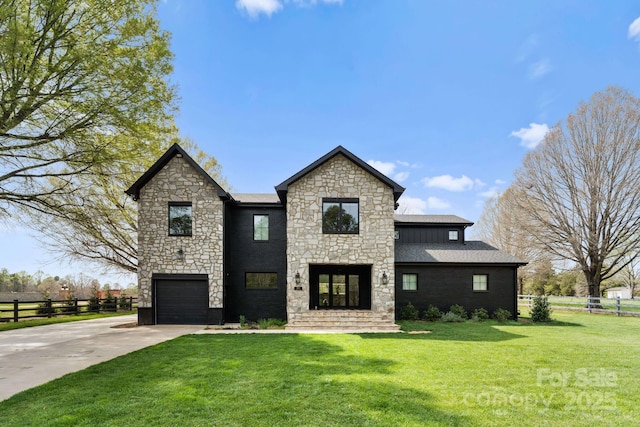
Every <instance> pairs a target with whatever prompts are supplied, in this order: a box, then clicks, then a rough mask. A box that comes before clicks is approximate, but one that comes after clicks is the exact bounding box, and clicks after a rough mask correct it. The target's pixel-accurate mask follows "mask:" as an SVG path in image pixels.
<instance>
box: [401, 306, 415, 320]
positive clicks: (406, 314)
mask: <svg viewBox="0 0 640 427" xmlns="http://www.w3.org/2000/svg"><path fill="white" fill-rule="evenodd" d="M419 318H420V312H419V311H418V309H417V308H415V307H414V306H413V304H411V303H409V304H407V305H406V306H404V307H403V308H402V309H401V310H400V320H418V319H419Z"/></svg>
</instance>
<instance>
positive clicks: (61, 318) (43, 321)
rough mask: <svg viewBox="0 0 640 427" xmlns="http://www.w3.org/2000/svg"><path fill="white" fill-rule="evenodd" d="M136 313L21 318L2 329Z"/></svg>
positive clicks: (5, 323)
mask: <svg viewBox="0 0 640 427" xmlns="http://www.w3.org/2000/svg"><path fill="white" fill-rule="evenodd" d="M136 313H137V312H136V311H118V312H114V313H86V314H78V315H76V314H74V315H70V316H56V317H52V318H50V319H48V318H42V319H30V320H21V321H19V322H4V323H0V331H10V330H13V329H21V328H30V327H33V326H42V325H52V324H54V323H67V322H77V321H79V320H91V319H101V318H103V317H113V316H126V315H128V314H136ZM1 422H2V420H0V423H1ZM0 425H1V424H0Z"/></svg>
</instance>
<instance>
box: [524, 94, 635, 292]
mask: <svg viewBox="0 0 640 427" xmlns="http://www.w3.org/2000/svg"><path fill="white" fill-rule="evenodd" d="M514 187H515V188H516V189H517V191H518V193H519V197H517V198H516V200H515V202H516V205H517V207H518V209H519V211H520V212H525V213H526V218H525V220H524V221H523V222H522V227H523V229H524V230H526V231H527V232H528V233H530V234H531V236H533V237H534V238H535V241H536V242H537V243H538V244H539V245H540V246H541V247H543V248H544V249H545V250H547V251H549V252H550V253H552V254H555V255H556V256H558V257H560V258H562V259H565V260H570V261H573V262H575V263H576V264H577V265H578V266H580V269H581V270H582V272H583V273H584V276H585V279H586V281H587V285H588V289H589V295H590V296H592V297H599V296H600V283H601V282H602V281H603V280H605V279H607V278H610V277H612V276H613V275H615V274H616V273H617V272H618V271H620V270H621V269H623V268H624V267H625V266H626V265H627V264H629V263H630V262H631V260H632V259H633V257H632V258H629V255H630V254H635V255H634V256H637V254H638V249H640V233H638V229H639V227H640V101H639V100H638V99H637V98H635V97H634V96H632V95H631V94H630V93H629V92H627V91H625V90H623V89H620V88H608V89H606V90H605V91H603V92H598V93H596V94H594V95H593V96H592V97H591V99H590V100H589V102H588V103H581V104H580V105H579V106H578V109H577V110H576V112H575V113H573V114H570V115H569V117H568V118H567V119H566V121H565V122H564V123H559V124H557V125H556V126H555V127H553V128H552V129H551V131H550V132H549V133H548V134H547V136H546V137H545V141H544V143H542V144H541V145H540V146H538V148H537V149H536V150H534V151H532V152H530V153H528V154H527V156H526V157H525V159H524V161H523V166H522V167H521V168H520V169H519V170H518V172H517V173H516V180H515V182H514Z"/></svg>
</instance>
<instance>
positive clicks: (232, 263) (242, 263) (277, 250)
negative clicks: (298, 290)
mask: <svg viewBox="0 0 640 427" xmlns="http://www.w3.org/2000/svg"><path fill="white" fill-rule="evenodd" d="M226 209H227V213H226V215H225V216H226V219H225V230H226V234H225V266H226V267H225V268H226V274H225V289H224V291H225V295H224V301H225V302H224V307H225V321H226V322H237V321H238V320H239V318H240V316H241V315H242V316H245V317H246V318H247V320H252V321H256V320H258V319H268V318H277V319H286V301H287V297H286V288H287V286H286V279H287V275H286V272H287V270H286V262H287V259H286V216H285V211H284V208H283V207H281V206H279V205H277V206H268V205H263V206H251V205H235V206H233V205H228V206H227V208H226ZM254 215H269V240H267V241H254V239H253V216H254ZM246 273H276V274H277V275H278V287H277V288H275V289H247V288H246V287H245V275H246Z"/></svg>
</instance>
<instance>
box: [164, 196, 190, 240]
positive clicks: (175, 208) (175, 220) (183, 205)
mask: <svg viewBox="0 0 640 427" xmlns="http://www.w3.org/2000/svg"><path fill="white" fill-rule="evenodd" d="M192 218H193V215H192V212H191V202H169V236H191V224H192Z"/></svg>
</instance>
